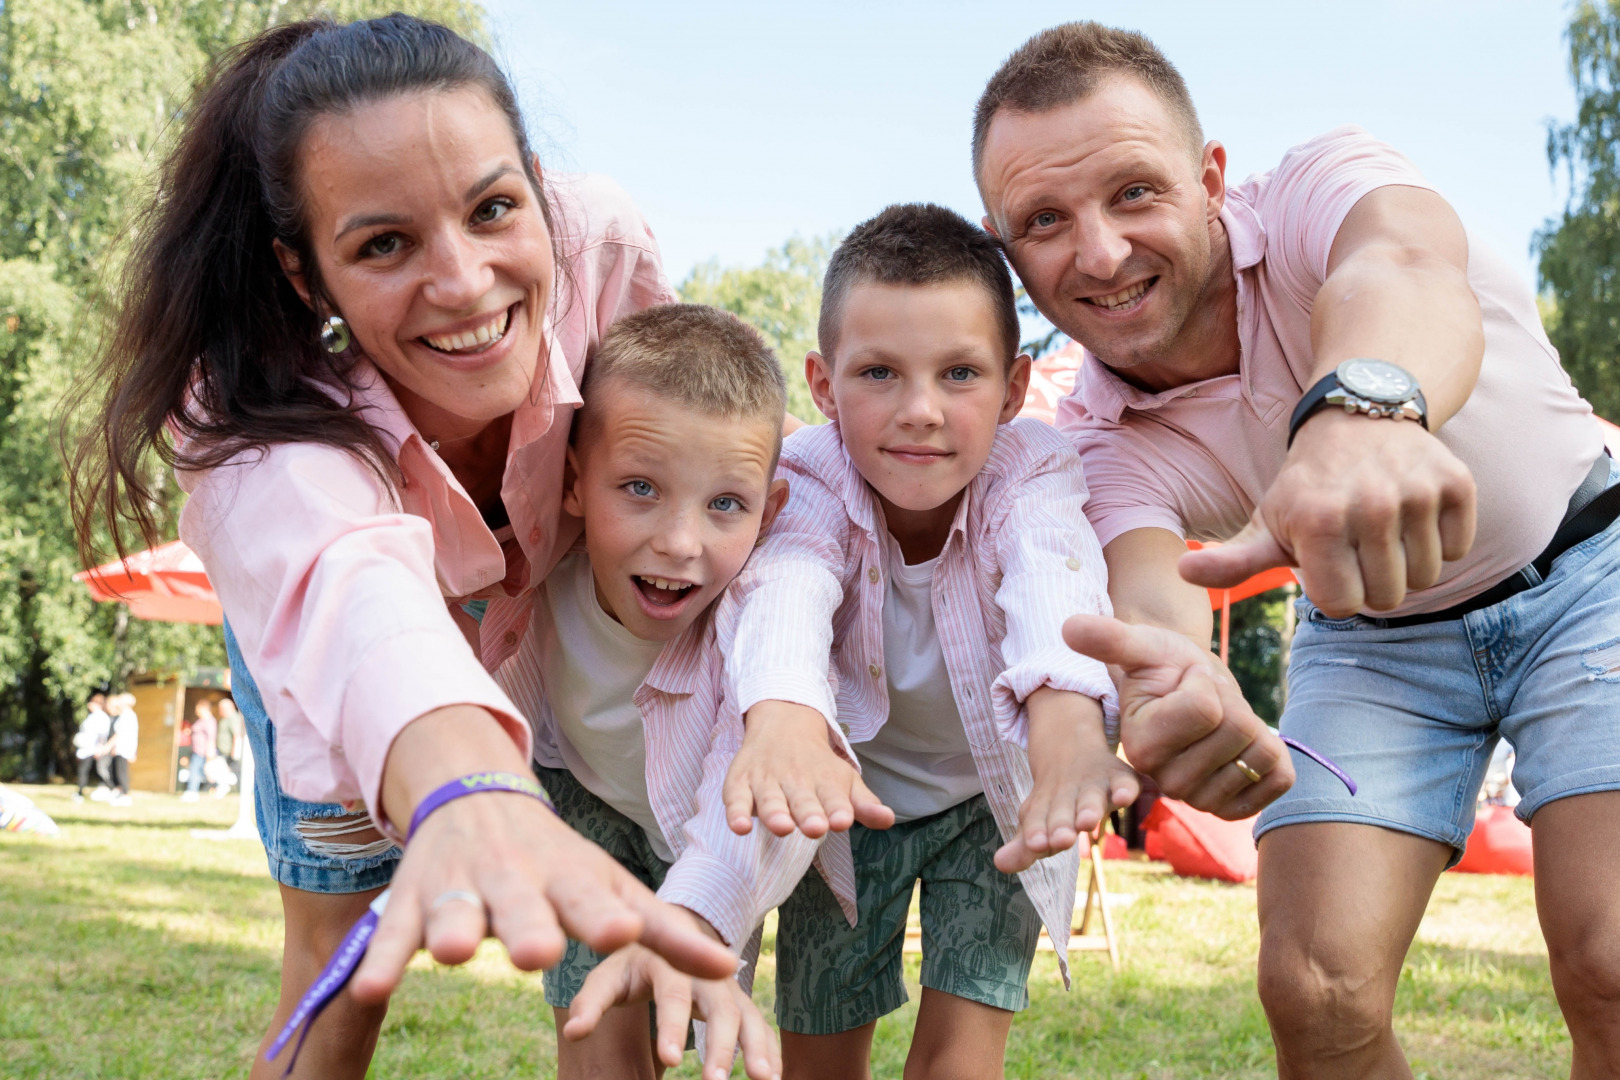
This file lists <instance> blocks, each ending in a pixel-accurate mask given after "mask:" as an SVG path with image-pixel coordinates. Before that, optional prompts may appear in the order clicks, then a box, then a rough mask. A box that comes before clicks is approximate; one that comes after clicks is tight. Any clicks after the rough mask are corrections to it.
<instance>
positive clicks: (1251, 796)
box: [1063, 615, 1294, 819]
mask: <svg viewBox="0 0 1620 1080" xmlns="http://www.w3.org/2000/svg"><path fill="white" fill-rule="evenodd" d="M1063 640H1064V641H1066V642H1067V643H1068V645H1069V648H1071V649H1073V650H1074V651H1075V652H1078V653H1083V654H1085V655H1086V656H1090V657H1093V658H1094V659H1097V660H1101V661H1102V662H1103V663H1105V664H1107V665H1109V670H1110V672H1111V673H1112V674H1113V676H1114V682H1115V683H1116V685H1117V686H1118V688H1119V714H1120V725H1119V727H1120V743H1121V745H1122V746H1124V748H1125V756H1126V757H1127V758H1128V759H1129V760H1130V763H1131V765H1132V766H1133V767H1135V768H1136V769H1137V770H1139V771H1141V772H1143V773H1146V774H1147V775H1149V776H1151V777H1153V780H1154V782H1155V783H1157V784H1158V785H1159V787H1160V788H1161V789H1162V790H1163V791H1164V793H1165V794H1166V795H1169V796H1171V797H1172V798H1175V799H1180V800H1181V801H1183V802H1185V803H1188V804H1189V805H1191V806H1194V807H1196V808H1197V809H1199V810H1206V811H1208V812H1210V813H1212V814H1217V815H1219V816H1221V817H1223V818H1228V819H1237V818H1245V817H1250V816H1252V815H1253V814H1255V813H1258V812H1259V811H1260V809H1261V808H1262V807H1265V806H1266V805H1268V804H1269V803H1271V802H1272V801H1273V800H1275V799H1276V798H1277V797H1278V796H1279V795H1281V794H1282V793H1283V792H1285V791H1287V790H1288V789H1289V788H1290V787H1292V786H1293V784H1294V764H1293V761H1292V760H1291V759H1290V757H1289V754H1288V749H1287V747H1285V746H1284V745H1283V742H1282V740H1281V739H1279V738H1278V737H1277V736H1276V734H1275V733H1273V732H1272V731H1271V729H1270V728H1268V727H1266V725H1265V723H1264V722H1262V721H1261V719H1260V718H1259V717H1258V716H1256V715H1255V714H1254V710H1253V709H1251V708H1249V704H1248V702H1246V701H1244V700H1243V694H1242V692H1241V691H1240V690H1239V689H1238V685H1237V682H1236V680H1234V679H1233V678H1232V675H1231V673H1230V672H1228V671H1227V670H1226V668H1225V666H1224V665H1223V664H1221V662H1220V661H1219V659H1217V658H1216V657H1215V656H1213V655H1211V654H1210V653H1209V652H1208V651H1206V650H1203V649H1200V648H1199V647H1198V646H1197V645H1195V644H1194V643H1193V642H1192V641H1191V640H1189V639H1188V638H1186V637H1184V636H1182V635H1181V634H1177V633H1175V632H1174V631H1171V630H1165V629H1162V628H1160V627H1156V626H1141V625H1133V624H1130V623H1125V622H1121V621H1120V620H1118V619H1111V618H1107V617H1104V616H1101V615H1075V616H1074V617H1072V618H1070V619H1069V621H1068V622H1066V623H1064V625H1063ZM1240 760H1241V761H1242V763H1243V764H1244V765H1247V766H1248V767H1249V768H1250V769H1252V770H1253V771H1254V772H1256V773H1259V774H1260V780H1259V782H1258V783H1256V782H1253V781H1252V780H1251V779H1250V778H1249V777H1248V776H1247V775H1245V774H1244V772H1243V771H1242V769H1241V768H1240V767H1239V766H1238V765H1237V764H1235V762H1237V761H1240Z"/></svg>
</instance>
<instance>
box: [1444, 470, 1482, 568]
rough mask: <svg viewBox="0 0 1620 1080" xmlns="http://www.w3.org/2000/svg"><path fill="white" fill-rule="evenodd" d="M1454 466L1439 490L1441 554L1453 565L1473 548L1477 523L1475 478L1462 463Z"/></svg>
mask: <svg viewBox="0 0 1620 1080" xmlns="http://www.w3.org/2000/svg"><path fill="white" fill-rule="evenodd" d="M1457 465H1458V467H1457V470H1456V471H1455V473H1454V474H1453V475H1452V476H1450V477H1448V478H1447V480H1446V482H1445V483H1444V484H1442V485H1441V488H1440V554H1441V556H1442V557H1443V558H1445V559H1448V560H1450V561H1452V562H1455V561H1456V560H1458V559H1460V558H1462V557H1463V556H1465V555H1467V554H1468V552H1469V551H1470V550H1471V549H1472V548H1473V546H1474V526H1475V524H1476V523H1477V517H1476V510H1477V503H1476V493H1475V488H1474V477H1473V475H1472V474H1471V473H1469V471H1468V469H1467V468H1466V467H1464V466H1463V465H1462V463H1461V462H1458V463H1457Z"/></svg>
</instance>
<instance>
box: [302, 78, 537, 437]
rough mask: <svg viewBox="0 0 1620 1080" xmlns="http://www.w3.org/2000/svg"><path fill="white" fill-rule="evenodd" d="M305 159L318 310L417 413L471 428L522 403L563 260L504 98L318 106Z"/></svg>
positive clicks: (412, 97) (425, 421)
mask: <svg viewBox="0 0 1620 1080" xmlns="http://www.w3.org/2000/svg"><path fill="white" fill-rule="evenodd" d="M300 159H301V166H302V172H301V180H302V183H303V190H304V197H305V200H306V205H307V208H308V211H307V212H308V214H309V223H308V227H309V238H310V247H311V249H312V251H313V253H314V256H315V259H316V262H317V264H318V265H319V267H320V273H321V280H322V282H323V284H324V285H325V290H326V294H327V296H328V297H329V298H330V300H331V304H332V306H333V307H334V308H335V311H325V310H322V311H321V312H320V314H321V315H322V316H323V317H325V316H326V315H329V314H340V315H342V316H343V318H344V320H345V321H346V322H347V323H348V324H349V331H350V333H351V334H352V335H353V336H354V341H355V345H356V346H357V347H358V348H359V349H360V350H361V351H362V352H363V353H364V354H365V355H366V356H367V358H369V359H370V360H371V361H372V362H373V363H375V364H376V365H377V367H378V368H379V369H381V371H382V372H383V374H384V375H385V376H386V377H387V378H388V380H389V382H390V384H391V385H392V386H393V389H394V391H395V393H396V394H397V395H398V397H399V399H400V403H401V404H402V405H403V406H404V407H405V411H406V412H407V413H408V414H409V415H410V417H411V419H412V421H413V422H414V423H415V424H416V426H417V428H418V429H420V430H421V431H423V433H424V434H426V435H428V436H429V437H431V438H458V437H465V436H469V435H472V434H476V433H477V432H478V431H480V430H482V429H483V428H484V427H485V426H487V425H488V423H489V422H490V421H492V420H495V419H497V418H498V417H501V416H504V415H506V414H507V413H510V412H511V411H512V410H513V409H515V408H517V407H518V405H520V404H521V403H522V402H523V400H524V398H525V397H526V396H527V395H528V393H529V390H530V384H531V383H532V382H533V380H534V375H535V366H536V362H537V360H538V359H539V356H540V350H541V325H542V322H543V318H544V314H545V309H546V304H547V302H548V301H549V299H550V297H551V287H552V280H553V277H554V273H555V267H554V265H553V260H552V254H551V236H550V234H549V233H548V232H547V230H546V223H545V218H544V217H543V216H542V214H541V207H540V203H539V200H538V198H537V196H536V195H535V192H534V189H533V188H532V187H530V186H529V182H528V179H527V177H526V176H525V175H524V171H523V162H522V160H521V156H520V151H519V149H518V146H517V142H516V140H514V139H513V137H512V131H511V128H510V127H509V126H508V124H507V120H506V116H505V114H504V113H502V112H501V110H500V109H499V108H498V107H497V106H496V105H495V103H494V102H493V101H492V100H491V99H490V98H489V96H488V95H487V94H486V93H484V91H482V90H481V89H478V88H463V89H457V90H448V91H424V92H420V93H411V94H402V95H399V96H397V97H392V98H387V99H385V100H382V101H378V102H374V103H371V104H367V105H363V106H360V107H359V108H357V109H355V110H353V111H352V112H348V113H344V114H341V115H332V116H326V117H322V118H321V119H319V120H317V121H316V122H315V123H314V124H313V125H312V126H311V127H310V130H309V133H308V134H307V135H306V136H305V139H304V144H303V147H302V149H301V155H300ZM278 250H279V249H278ZM279 253H280V254H281V258H282V265H283V266H284V267H286V268H287V269H288V276H289V277H290V278H292V280H293V281H294V284H295V285H297V286H298V287H299V291H300V292H306V289H305V288H304V283H303V281H302V279H301V278H300V277H299V276H298V274H297V265H296V261H295V260H293V259H292V258H291V256H290V253H289V252H286V251H285V250H280V251H279Z"/></svg>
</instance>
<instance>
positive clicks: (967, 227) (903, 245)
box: [816, 203, 1019, 364]
mask: <svg viewBox="0 0 1620 1080" xmlns="http://www.w3.org/2000/svg"><path fill="white" fill-rule="evenodd" d="M960 282H968V283H970V284H974V285H978V286H979V287H980V288H982V289H983V290H984V292H985V298H986V299H987V300H988V301H989V302H990V304H991V307H992V309H993V311H994V314H995V319H996V328H997V330H998V331H999V332H1000V335H1001V345H1002V350H1003V352H1004V354H1005V355H1004V356H1003V357H1002V359H1003V361H1005V362H1006V363H1009V364H1010V363H1011V362H1012V359H1013V357H1015V356H1017V355H1018V340H1019V331H1018V302H1017V299H1016V297H1015V296H1014V295H1013V284H1012V274H1011V273H1010V272H1009V271H1008V270H1007V260H1006V258H1005V257H1004V256H1003V255H1002V251H1001V244H1000V242H999V241H997V240H996V238H995V237H993V236H991V235H990V234H989V233H987V232H985V231H984V230H983V229H981V228H979V227H978V226H977V225H975V224H973V223H972V222H970V221H968V220H967V218H965V217H963V216H962V215H961V214H958V213H957V212H956V211H954V210H947V209H946V208H945V207H943V206H935V205H934V204H933V203H904V204H901V205H896V206H891V207H889V208H888V209H886V210H884V211H883V212H882V213H880V214H878V215H877V216H876V217H874V218H871V219H869V220H867V221H863V222H861V223H860V224H859V225H857V226H855V228H854V229H853V230H852V231H851V232H850V234H849V235H848V236H846V237H844V240H843V242H842V243H840V244H839V245H838V248H837V249H836V250H835V251H834V252H833V253H832V258H831V259H830V260H829V261H828V263H827V276H826V278H825V279H824V280H823V281H822V285H821V321H820V323H819V324H818V325H817V327H816V338H817V340H818V342H819V344H820V347H821V355H822V356H824V357H826V359H827V361H828V363H833V362H834V360H833V350H835V349H836V348H837V347H838V334H839V330H840V329H841V328H842V320H843V316H844V302H845V300H847V299H848V297H849V291H850V289H852V288H854V287H855V286H856V285H952V284H957V283H960Z"/></svg>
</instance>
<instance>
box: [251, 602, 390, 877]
mask: <svg viewBox="0 0 1620 1080" xmlns="http://www.w3.org/2000/svg"><path fill="white" fill-rule="evenodd" d="M225 652H226V654H227V655H228V656H229V657H230V662H231V696H232V697H233V698H235V699H236V708H237V710H238V711H239V712H240V713H241V714H242V722H243V725H244V726H245V727H246V728H247V737H248V744H249V745H250V746H252V748H253V802H254V809H255V810H256V812H257V815H258V819H259V836H260V837H261V838H262V839H263V840H264V851H265V855H266V857H267V858H268V860H269V863H270V876H271V877H273V878H275V879H276V880H277V881H279V882H280V883H281V884H283V885H286V886H288V887H289V888H293V889H300V890H302V891H304V892H312V893H355V892H366V891H368V890H371V889H380V888H382V887H383V886H384V885H387V884H388V882H389V881H390V880H392V878H393V876H394V867H395V865H396V864H398V862H399V857H400V854H401V852H400V849H399V848H398V847H397V846H395V844H394V843H393V841H391V840H388V839H387V838H381V839H379V838H377V833H376V831H375V829H374V827H373V826H372V824H371V818H370V817H369V816H367V814H366V813H365V811H361V812H360V813H358V814H353V813H350V812H349V811H347V810H345V809H344V808H343V807H342V806H340V805H339V804H337V803H309V802H304V801H302V800H300V799H295V798H293V797H292V796H290V795H288V794H287V793H286V792H284V791H282V790H281V777H280V774H279V773H278V772H277V770H276V730H275V728H274V727H273V726H272V725H271V723H270V717H269V714H267V713H266V712H265V711H264V700H263V699H262V698H261V697H260V696H259V687H258V685H257V684H256V683H255V682H254V681H253V675H252V674H251V673H250V672H249V671H248V669H247V665H246V664H244V663H243V662H242V653H241V650H239V649H238V648H237V647H236V636H235V635H234V634H232V633H231V625H230V623H229V622H226V624H225ZM357 841H358V842H357Z"/></svg>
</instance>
